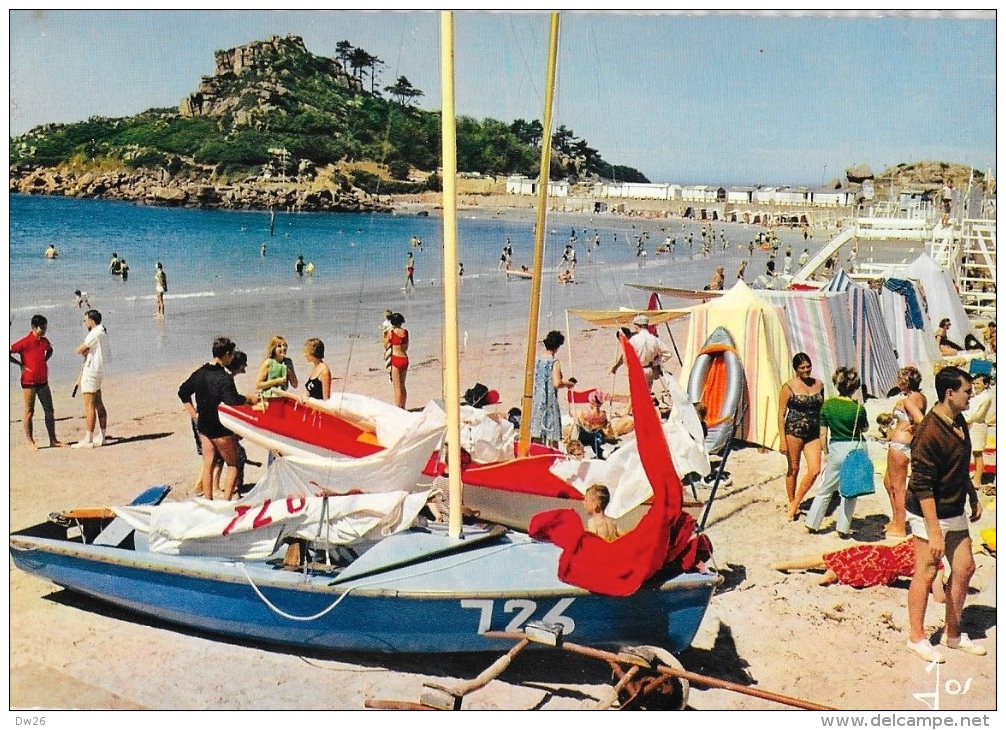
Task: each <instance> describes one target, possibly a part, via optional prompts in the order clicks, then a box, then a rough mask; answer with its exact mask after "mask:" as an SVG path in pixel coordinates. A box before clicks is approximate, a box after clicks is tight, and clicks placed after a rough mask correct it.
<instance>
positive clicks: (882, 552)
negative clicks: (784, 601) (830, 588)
mask: <svg viewBox="0 0 1006 730" xmlns="http://www.w3.org/2000/svg"><path fill="white" fill-rule="evenodd" d="M772 567H773V568H774V569H775V570H780V571H783V572H789V571H791V570H822V569H823V570H824V571H825V572H824V576H823V577H822V578H821V580H820V581H819V582H818V585H822V586H826V585H831V584H832V583H844V584H845V585H849V586H852V587H853V588H868V587H870V586H880V585H891V584H892V583H894V582H895V581H896V580H898V579H899V578H911V577H912V573H913V572H914V571H915V549H914V547H913V545H912V540H911V539H908V540H904V541H902V542H900V543H898V544H897V545H895V546H893V547H891V546H889V545H870V544H863V545H853V546H852V547H848V548H845V549H843V550H836V551H834V552H830V553H824V554H823V555H807V556H804V557H802V558H797V559H796V560H788V561H785V562H782V563H777V564H776V565H774V566H772ZM932 592H933V598H934V599H935V600H936V602H937V603H943V602H944V601H945V600H946V592H945V589H944V575H943V569H942V568H940V570H939V571H938V572H937V574H936V580H934V581H933V585H932Z"/></svg>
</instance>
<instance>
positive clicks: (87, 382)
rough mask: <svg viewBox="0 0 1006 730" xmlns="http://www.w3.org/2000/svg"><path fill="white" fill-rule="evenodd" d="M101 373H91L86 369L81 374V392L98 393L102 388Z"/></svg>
mask: <svg viewBox="0 0 1006 730" xmlns="http://www.w3.org/2000/svg"><path fill="white" fill-rule="evenodd" d="M101 380H102V374H101V373H89V372H87V371H84V373H83V374H82V375H81V376H80V392H81V393H97V392H98V391H99V390H101Z"/></svg>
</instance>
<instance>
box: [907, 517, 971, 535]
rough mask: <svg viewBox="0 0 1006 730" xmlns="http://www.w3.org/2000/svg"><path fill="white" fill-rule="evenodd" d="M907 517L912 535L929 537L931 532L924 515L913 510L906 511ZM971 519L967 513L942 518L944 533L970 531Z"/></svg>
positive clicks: (941, 527) (941, 523) (941, 524)
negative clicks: (927, 529) (912, 511)
mask: <svg viewBox="0 0 1006 730" xmlns="http://www.w3.org/2000/svg"><path fill="white" fill-rule="evenodd" d="M906 518H907V522H908V526H909V527H911V528H912V535H913V536H914V537H918V538H921V539H923V540H928V539H929V533H928V532H926V520H925V518H924V517H919V516H918V515H913V514H912V513H911V512H908V513H906ZM970 524H971V523H970V521H969V520H968V518H967V515H960V516H959V517H948V518H946V519H942V520H940V529H941V530H943V534H944V535H946V534H947V533H948V532H968V525H970Z"/></svg>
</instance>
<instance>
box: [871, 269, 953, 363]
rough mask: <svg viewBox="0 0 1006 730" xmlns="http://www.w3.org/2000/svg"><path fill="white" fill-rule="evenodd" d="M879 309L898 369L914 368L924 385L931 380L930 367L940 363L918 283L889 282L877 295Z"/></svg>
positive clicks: (895, 280) (893, 280) (938, 352)
mask: <svg viewBox="0 0 1006 730" xmlns="http://www.w3.org/2000/svg"><path fill="white" fill-rule="evenodd" d="M880 308H881V310H882V311H883V313H884V324H885V325H886V326H887V333H888V335H890V338H891V343H892V344H893V345H894V350H895V352H897V353H898V366H899V367H905V366H906V365H914V366H915V367H917V368H918V369H919V371H920V372H921V373H922V374H923V376H928V377H924V379H923V380H924V382H928V380H929V378H931V377H932V373H933V366H934V365H935V364H936V363H937V362H938V361H940V360H942V359H943V357H942V355H940V350H939V348H938V347H937V346H936V338H935V336H934V335H933V331H934V330H933V329H932V328H931V327H930V326H929V315H928V311H927V306H926V298H925V296H924V295H923V293H922V289H921V287H920V285H919V283H918V282H916V281H913V280H911V279H894V278H889V279H886V280H885V281H884V288H883V290H882V291H881V293H880Z"/></svg>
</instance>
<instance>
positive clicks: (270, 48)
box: [178, 36, 363, 127]
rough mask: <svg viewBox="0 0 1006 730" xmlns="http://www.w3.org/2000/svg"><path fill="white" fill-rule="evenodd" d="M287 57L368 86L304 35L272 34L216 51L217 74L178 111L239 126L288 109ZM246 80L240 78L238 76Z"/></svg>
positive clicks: (349, 84)
mask: <svg viewBox="0 0 1006 730" xmlns="http://www.w3.org/2000/svg"><path fill="white" fill-rule="evenodd" d="M284 59H288V60H289V59H298V60H301V61H304V62H310V64H311V65H312V67H313V68H314V69H315V70H316V71H317V72H319V73H323V74H325V75H327V76H329V77H330V78H331V79H332V80H333V82H334V83H335V84H336V85H337V86H341V87H343V88H346V89H352V90H353V91H356V92H362V91H363V82H362V81H361V80H360V79H358V78H356V77H354V76H352V75H350V74H348V73H346V70H345V69H344V68H343V67H342V65H341V64H340V63H339V62H338V61H336V60H334V59H331V58H324V57H322V56H315V55H313V54H312V53H311V52H310V51H308V50H307V47H306V46H305V45H304V40H303V39H302V38H300V37H299V36H283V37H281V36H272V37H270V38H269V40H266V41H256V42H254V43H249V44H247V45H244V46H238V47H237V48H231V49H228V50H226V51H217V52H216V68H215V70H214V73H213V75H212V76H204V77H203V80H202V83H200V84H199V89H198V90H197V91H196V92H195V93H193V94H190V95H189V96H187V97H186V98H184V99H182V101H181V103H180V104H179V105H178V113H179V114H181V115H182V116H183V117H198V116H208V117H227V118H230V119H231V121H232V122H233V124H234V125H235V126H239V127H240V126H251V125H253V124H254V120H255V117H256V116H257V115H258V116H261V115H263V114H267V113H268V112H270V111H273V110H275V109H280V108H282V104H281V101H282V99H283V97H284V96H286V95H287V94H289V93H290V92H289V90H288V89H287V88H286V86H285V85H284V83H283V78H284V74H285V73H288V72H284V71H283V70H277V69H282V68H283V61H284ZM239 80H240V83H238V81H239Z"/></svg>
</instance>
